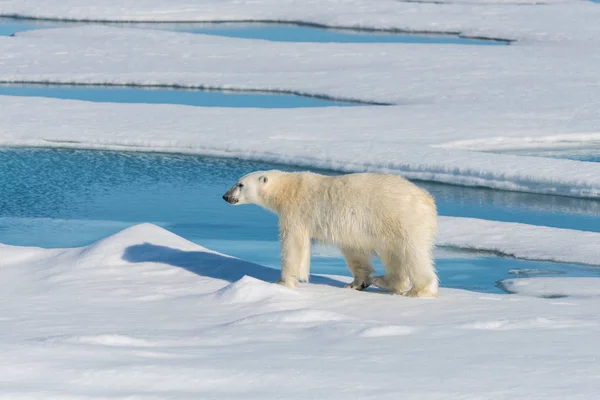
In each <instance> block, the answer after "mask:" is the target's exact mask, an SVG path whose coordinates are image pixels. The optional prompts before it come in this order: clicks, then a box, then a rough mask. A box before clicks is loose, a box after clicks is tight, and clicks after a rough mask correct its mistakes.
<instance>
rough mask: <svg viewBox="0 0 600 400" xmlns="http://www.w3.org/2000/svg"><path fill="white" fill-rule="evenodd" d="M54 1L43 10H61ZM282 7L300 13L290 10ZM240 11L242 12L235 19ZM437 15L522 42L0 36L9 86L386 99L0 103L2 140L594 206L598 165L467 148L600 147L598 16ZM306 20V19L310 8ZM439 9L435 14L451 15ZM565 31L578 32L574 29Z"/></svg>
mask: <svg viewBox="0 0 600 400" xmlns="http://www.w3.org/2000/svg"><path fill="white" fill-rule="evenodd" d="M17 3H18V4H17ZM220 3H221V2H219V4H220ZM351 3H352V2H351ZM395 3H397V2H394V4H395ZM1 4H2V5H0V10H4V11H0V12H5V13H25V11H24V9H23V10H21V11H18V10H17V8H19V7H21V6H19V4H23V7H25V6H27V4H30V3H27V2H25V3H21V2H14V3H13V2H4V3H1ZM61 4H62V3H60V4H58V3H57V7H56V8H54V9H51V8H50V7H44V10H48V11H47V12H49V13H53V12H59V11H60V10H61V9H62V8H61V7H63V6H62V5H61ZM69 4H70V7H71V6H72V5H73V4H71V3H69ZM77 4H81V6H79V7H75V6H73V8H72V10H74V11H73V12H78V13H81V14H79V16H80V17H81V18H83V17H85V15H87V16H88V17H89V16H91V15H92V14H93V13H97V16H98V18H100V17H101V16H102V15H104V16H108V15H112V14H111V13H113V14H115V15H116V11H115V10H116V9H113V8H112V7H113V6H112V5H111V4H113V3H111V2H105V3H102V4H104V6H102V4H100V5H99V6H98V7H95V8H93V9H92V8H86V7H85V6H84V5H83V3H77ZM114 4H116V3H114ZM145 4H146V5H141V6H140V8H139V9H138V8H135V9H134V8H131V9H129V8H127V7H126V6H125V7H124V8H119V13H122V14H123V15H125V16H127V15H129V14H128V12H131V13H134V14H135V13H139V16H140V18H142V17H148V19H150V20H152V19H153V18H154V19H156V17H157V16H158V15H161V16H162V15H168V13H159V10H161V9H162V8H161V6H159V5H157V4H156V3H154V2H148V3H145ZM210 4H212V3H210ZM223 4H233V3H227V2H223ZM236 4H237V3H236ZM242 4H246V3H242ZM261 4H262V3H261ZM264 4H266V3H264ZM344 4H345V3H344ZM349 4H350V3H349ZM353 4H355V5H356V4H359V3H353ZM378 4H379V3H378ZM398 4H399V5H398V6H401V7H405V6H407V5H406V4H400V3H398ZM148 5H152V7H154V6H156V8H153V9H155V10H157V11H156V14H154V17H152V16H149V15H147V14H146V12H147V11H144V10H147V9H146V8H145V7H146V6H148ZM381 5H387V6H389V7H392V6H394V5H392V3H389V2H381ZM288 6H289V7H290V9H289V10H288V11H289V12H290V13H293V12H294V11H293V10H295V9H296V6H293V5H288ZM409 6H410V7H416V8H420V7H422V6H426V5H415V4H410V5H409ZM438 6H439V5H438ZM15 7H16V8H15ZM132 7H133V6H132ZM148 7H149V6H148ZM169 7H171V8H170V9H173V8H172V6H171V5H169ZM190 7H192V6H191V5H190ZM199 7H200V6H199ZM215 7H216V8H215V10H218V9H219V8H218V7H220V6H218V5H215ZM245 7H246V6H240V10H241V11H239V12H242V11H243V10H245V9H246V8H245ZM320 7H321V6H318V9H322V8H320ZM339 7H340V14H339V15H340V16H341V17H340V18H342V16H344V15H348V14H344V13H343V12H342V11H343V10H346V5H343V4H341V5H339ZM382 7H383V6H382ZM427 7H431V5H427ZM442 7H443V9H444V10H446V7H449V9H454V7H459V8H460V7H467V8H468V9H469V10H471V11H467V10H462V11H463V12H461V15H464V18H467V17H469V16H470V19H469V24H470V26H473V27H475V26H477V27H479V28H477V29H483V26H488V25H490V26H492V25H494V26H496V25H495V24H497V25H498V27H497V29H500V30H502V29H504V30H503V31H502V32H504V33H507V32H510V33H511V34H513V35H515V38H517V39H519V41H517V42H516V43H514V44H512V45H510V46H463V45H460V46H459V45H427V46H419V45H412V44H376V43H368V44H336V43H321V44H319V43H310V44H307V43H276V42H269V41H262V40H244V39H235V38H219V37H214V36H208V35H197V34H187V33H173V32H165V31H156V30H146V29H135V28H118V27H106V26H83V27H81V26H79V27H72V28H64V29H49V30H39V31H30V32H24V33H20V34H17V36H16V37H6V38H0V54H1V56H0V57H1V58H0V81H2V82H38V83H40V82H53V83H79V84H84V83H87V84H92V83H94V84H136V85H165V86H169V85H177V86H184V87H188V86H189V87H197V88H207V87H208V88H224V89H227V88H228V89H238V90H267V91H274V92H282V93H304V94H311V95H322V96H327V97H330V98H335V99H356V100H362V101H374V102H385V103H394V104H395V105H393V106H386V107H383V106H377V107H368V106H360V107H359V106H357V107H339V108H338V107H328V108H327V109H319V110H306V109H294V110H286V111H285V112H280V111H279V110H277V111H275V112H273V111H272V110H265V109H258V108H257V109H243V110H231V109H227V108H214V109H213V108H211V109H210V110H207V109H199V108H192V107H185V106H176V105H172V106H170V105H111V104H109V105H98V104H92V103H89V102H76V101H61V100H39V99H34V98H30V99H15V98H13V97H2V96H0V107H2V109H3V113H2V115H1V116H0V132H1V133H2V135H0V144H1V145H5V146H9V145H32V146H54V147H80V148H106V149H120V150H123V149H126V150H138V151H166V152H182V153H194V154H204V155H213V156H226V157H237V158H246V159H254V160H264V161H273V162H283V163H288V164H295V165H298V166H303V167H307V166H310V167H324V168H331V169H337V170H342V171H362V170H372V171H392V172H396V173H402V174H404V175H405V176H407V177H409V178H418V179H428V180H434V181H439V182H445V183H453V184H460V185H471V186H485V187H490V188H496V189H507V190H518V191H527V192H536V193H555V194H560V195H566V196H576V197H592V198H598V197H600V165H598V164H597V163H596V164H593V163H584V162H578V161H568V160H556V159H543V158H539V157H525V156H510V155H505V154H482V153H481V152H479V151H474V150H489V149H490V148H491V149H493V148H494V146H495V145H496V144H498V143H500V144H502V143H510V147H511V148H518V147H519V146H524V147H527V146H531V143H542V144H543V145H544V146H545V147H547V146H548V145H549V146H554V145H556V146H562V145H564V142H565V141H568V142H569V143H570V144H575V145H577V144H580V145H586V144H587V145H590V144H592V145H593V144H597V143H598V142H599V141H600V130H599V127H600V115H599V114H598V112H597V110H598V109H599V108H600V100H599V99H600V86H598V85H593V84H590V82H597V81H600V72H599V71H600V70H599V69H598V68H595V65H598V64H600V53H598V52H595V51H590V50H589V49H590V48H595V47H597V45H598V43H597V41H598V38H600V26H599V25H598V24H596V23H595V21H597V17H599V15H597V14H598V13H600V7H597V5H596V4H591V3H590V4H587V3H585V2H573V3H568V4H567V3H565V4H556V5H547V6H522V5H520V6H516V5H506V4H498V5H494V6H493V10H497V11H494V12H491V15H490V16H489V18H486V19H481V18H475V17H474V15H475V13H476V10H475V9H472V8H473V6H472V5H468V6H466V5H462V6H461V5H456V4H453V5H443V6H442ZM481 7H484V8H486V9H488V10H489V8H490V7H492V6H490V5H489V4H485V5H481ZM375 8H377V7H375ZM529 8H531V9H535V10H534V11H535V13H536V16H535V18H534V17H531V18H530V19H529V20H528V21H529V22H531V23H533V25H531V24H530V23H527V24H525V23H524V22H523V21H521V22H520V23H521V25H519V26H524V27H527V32H529V30H532V31H531V32H529V33H527V32H524V31H523V30H522V29H521V30H519V29H516V28H515V27H514V26H512V24H513V22H508V21H513V19H510V18H508V19H505V16H503V14H502V13H503V12H504V11H507V10H513V11H514V13H515V15H521V14H520V13H523V14H522V15H528V14H527V12H526V11H525V10H528V9H529ZM40 9H41V8H40ZM259 9H261V8H260V7H257V10H259ZM275 9H276V10H279V9H283V7H274V8H273V10H275ZM302 9H303V10H305V9H306V10H307V8H306V7H305V5H303V6H302ZM436 9H437V10H438V11H437V12H434V11H431V15H437V17H436V18H438V17H439V18H442V17H443V18H444V20H446V19H448V20H450V19H451V18H450V17H448V15H447V14H445V12H442V11H443V10H440V9H439V7H437V8H436ZM77 10H79V11H77ZM86 10H87V11H86ZM111 10H112V11H111ZM127 10H130V11H127ZM136 10H137V11H136ZM263 10H267V7H266V6H265V8H264V9H263ZM269 10H271V9H270V8H269ZM322 10H324V9H322ZM474 10H475V11H474ZM503 10H504V11H503ZM519 10H520V11H519ZM569 10H576V11H577V12H579V13H581V14H582V15H581V18H582V19H580V21H581V22H579V23H577V24H574V23H571V22H569V23H568V24H567V25H568V26H569V27H570V28H569V29H567V27H565V29H564V30H561V29H559V28H558V27H557V25H556V20H555V18H558V16H560V19H561V21H566V20H567V19H566V18H565V15H569V13H571V12H575V11H569ZM513 11H511V12H513ZM65 12H66V11H65ZM148 12H149V11H148ZM256 12H259V11H256ZM273 12H275V11H273ZM277 12H279V11H277ZM286 12H287V11H286ZM298 12H300V11H298ZM302 12H305V11H302ZM323 12H325V11H323ZM374 12H375V11H374ZM507 12H508V11H507ZM532 12H533V11H532ZM86 13H87V14H86ZM103 13H107V14H103ZM25 14H26V13H25ZM84 14H85V15H84ZM350 14H352V13H350ZM583 14H584V15H583ZM136 15H137V14H136ZM189 15H202V14H194V8H193V7H192V8H190V9H189ZM224 15H225V14H224ZM378 15H379V14H378ZM394 15H396V14H394ZM398 15H403V14H398ZM478 15H479V14H478ZM511 15H512V14H511ZM64 16H67V14H65V15H63V17H64ZM330 17H331V16H330ZM350 17H351V16H348V18H350ZM355 17H356V16H355ZM355 17H354V18H355ZM165 18H168V17H167V16H165ZM169 18H170V17H169ZM323 18H325V17H323ZM331 18H333V17H331ZM398 18H400V17H398ZM402 18H404V17H402ZM423 18H425V16H424V17H423ZM367 20H369V19H368V18H367V17H365V21H367ZM517 20H518V19H516V20H515V21H517ZM573 20H575V19H573ZM586 21H587V22H586ZM330 22H332V23H333V22H334V21H330ZM500 22H502V24H500ZM366 23H367V22H365V24H366ZM564 23H565V22H562V23H561V24H564ZM373 24H375V25H376V22H375V21H374V20H373ZM465 24H466V22H465ZM375 25H374V26H375ZM512 28H515V29H512ZM494 29H496V28H494ZM511 29H512V30H511ZM523 29H525V28H523ZM573 30H577V34H575V33H573V34H571V33H569V32H573ZM580 31H581V32H580ZM502 32H501V31H498V33H502ZM532 32H533V33H532ZM531 35H533V36H535V37H537V38H538V39H539V40H537V41H536V40H533V39H532V36H531ZM542 39H543V42H541V40H542ZM31 114H34V115H36V118H30V117H29V116H30V115H31ZM56 120H60V121H61V123H60V124H56V123H55V121H56ZM15 121H19V124H15ZM499 147H501V146H499Z"/></svg>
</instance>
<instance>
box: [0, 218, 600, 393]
mask: <svg viewBox="0 0 600 400" xmlns="http://www.w3.org/2000/svg"><path fill="white" fill-rule="evenodd" d="M139 249H144V251H139ZM0 260H2V263H1V264H2V265H1V267H0V285H2V288H1V290H2V293H3V298H4V299H5V301H3V302H2V304H1V305H0V324H1V325H2V327H3V329H2V331H1V333H0V351H1V352H2V355H3V357H2V359H1V360H0V371H2V374H1V376H2V378H1V381H2V391H1V394H0V398H5V399H36V400H39V399H55V398H61V399H124V398H128V399H167V398H168V399H192V398H207V399H208V398H219V399H227V398H240V397H244V398H257V399H258V398H260V399H270V398H281V397H285V398H290V399H303V398H307V397H319V398H328V399H335V398H378V399H388V398H389V399H391V398H397V397H398V396H400V395H401V396H403V397H405V398H427V399H444V398H489V399H495V398H497V399H501V398H511V397H513V398H514V397H527V398H547V399H559V398H564V397H565V396H568V397H569V398H590V397H589V396H591V394H593V393H596V392H597V391H598V390H600V383H599V381H598V379H596V378H597V375H598V374H599V373H600V367H599V366H598V363H597V357H598V356H600V353H599V350H598V347H597V346H596V345H595V343H596V341H597V329H598V319H597V314H596V312H595V310H597V309H598V306H600V299H599V297H598V296H593V295H588V296H572V297H571V294H574V293H576V292H577V287H581V286H582V285H584V284H585V285H587V286H588V287H590V288H592V287H593V286H594V285H596V286H597V282H596V281H597V279H579V280H578V281H577V282H576V283H575V282H574V283H573V284H572V285H571V284H570V281H569V279H562V278H552V279H548V281H553V282H556V285H557V286H556V287H562V288H565V287H567V288H568V287H572V288H573V289H572V290H573V292H572V293H571V292H569V297H567V298H560V299H552V298H550V299H547V298H537V297H538V296H537V295H535V294H534V295H531V296H530V295H523V296H514V295H513V296H511V295H490V294H481V293H475V292H468V291H463V290H452V289H442V290H441V293H440V294H441V295H440V298H438V299H411V298H404V297H401V296H391V295H388V294H384V293H381V292H379V291H377V290H369V291H367V292H356V291H351V290H349V289H344V288H343V287H342V286H343V284H344V282H347V281H348V278H342V277H331V276H330V277H326V276H322V277H319V276H314V277H312V278H311V279H312V283H307V284H302V285H301V286H300V288H299V289H297V290H290V289H287V288H284V287H281V286H278V285H274V284H271V283H269V282H271V281H273V280H275V279H276V278H277V276H278V271H276V270H272V269H269V268H266V267H261V266H258V265H255V264H251V263H247V262H244V261H242V260H238V259H235V258H231V257H227V256H224V255H221V254H218V253H214V252H211V251H210V250H208V249H205V248H203V247H201V246H198V245H195V244H193V243H190V242H188V241H187V240H185V239H183V238H180V237H178V236H176V235H174V234H172V233H170V232H168V231H165V230H163V229H162V228H159V227H157V226H154V225H150V224H142V225H136V226H133V227H131V228H128V229H126V230H124V231H122V232H119V233H117V234H116V235H113V236H111V237H108V238H106V239H103V240H101V241H99V242H97V243H95V244H92V245H90V246H87V247H83V248H75V249H52V250H50V249H38V248H29V247H14V246H0ZM517 281H521V280H517ZM522 281H523V282H535V281H536V279H523V280H522ZM565 290H568V289H565ZM596 293H597V292H596ZM465 310H468V312H466V311H465ZM574 339H575V340H574ZM533 342H535V346H533V345H531V343H533ZM465 343H468V344H469V345H468V346H465ZM532 366H535V368H532ZM390 374H393V379H391V378H390ZM552 376H560V377H561V378H560V379H549V377H552Z"/></svg>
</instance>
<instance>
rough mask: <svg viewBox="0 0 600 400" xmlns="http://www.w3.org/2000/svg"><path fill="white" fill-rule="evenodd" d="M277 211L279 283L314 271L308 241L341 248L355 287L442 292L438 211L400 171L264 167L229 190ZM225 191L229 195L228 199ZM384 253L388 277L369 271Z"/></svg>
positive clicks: (419, 293) (290, 282)
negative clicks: (436, 257) (333, 172)
mask: <svg viewBox="0 0 600 400" xmlns="http://www.w3.org/2000/svg"><path fill="white" fill-rule="evenodd" d="M227 195H229V196H230V198H229V199H230V200H231V201H230V202H232V203H233V202H237V203H236V204H257V205H259V206H262V207H264V208H266V209H268V210H271V211H273V212H275V213H277V214H278V215H279V228H280V239H281V257H282V271H281V280H280V283H282V284H284V285H286V286H288V287H295V286H296V284H297V282H298V281H307V280H308V276H309V272H310V241H311V239H316V240H318V241H322V242H324V243H329V244H334V245H337V246H339V247H340V249H341V250H342V253H343V254H344V257H345V258H346V262H347V264H348V268H349V269H350V271H351V272H352V274H353V275H354V282H352V283H351V284H350V285H348V286H349V287H351V288H356V289H363V288H364V287H366V286H369V285H370V284H374V285H376V286H378V287H380V288H383V289H387V290H389V291H391V292H394V293H403V294H406V295H408V296H424V297H432V296H436V295H437V290H438V278H437V275H436V272H435V269H434V266H433V246H434V243H435V235H436V233H437V211H436V206H435V202H434V200H433V198H432V197H431V196H430V195H429V193H427V192H426V191H425V190H423V189H421V188H419V187H418V186H416V185H414V184H413V183H411V182H409V181H407V180H406V179H403V178H402V177H400V176H397V175H391V174H367V173H361V174H348V175H342V176H325V175H320V174H315V173H311V172H296V173H287V172H282V171H277V170H272V171H259V172H254V173H251V174H248V175H246V176H244V177H242V178H241V179H240V180H239V181H238V183H237V184H236V185H234V186H233V187H232V188H231V189H230V190H229V191H228V192H227V193H226V195H225V196H227ZM225 196H224V198H225ZM372 255H378V256H379V257H380V258H381V261H382V263H383V265H384V266H385V268H386V274H385V276H376V277H372V278H371V277H370V275H371V274H372V272H373V267H372V266H371V263H370V261H369V258H370V256H372Z"/></svg>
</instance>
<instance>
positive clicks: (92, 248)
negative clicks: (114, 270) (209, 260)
mask: <svg viewBox="0 0 600 400" xmlns="http://www.w3.org/2000/svg"><path fill="white" fill-rule="evenodd" d="M142 243H144V244H146V245H148V244H151V245H159V246H153V247H151V246H147V248H146V249H145V255H146V257H147V258H148V259H149V260H150V259H153V258H154V257H158V256H160V254H159V253H160V252H161V249H164V248H174V249H178V250H182V251H190V250H194V251H204V252H208V253H214V252H212V251H211V250H208V249H205V248H204V247H202V246H199V245H197V244H195V243H192V242H190V241H188V240H186V239H184V238H182V237H180V236H177V235H175V234H174V233H172V232H169V231H168V230H166V229H163V228H161V227H159V226H157V225H154V224H150V223H144V224H138V225H134V226H131V227H129V228H127V229H124V230H122V231H120V232H118V233H115V234H114V235H111V236H109V237H107V238H104V239H101V240H99V241H97V242H95V243H92V244H91V245H89V246H85V247H81V248H78V249H74V250H73V251H74V253H75V254H73V256H74V257H76V258H77V259H78V260H79V263H80V264H90V265H98V264H103V263H110V264H125V263H126V262H127V261H126V260H124V259H123V254H124V253H125V251H126V250H127V249H128V248H130V247H132V246H136V245H140V244H142ZM224 257H225V256H224Z"/></svg>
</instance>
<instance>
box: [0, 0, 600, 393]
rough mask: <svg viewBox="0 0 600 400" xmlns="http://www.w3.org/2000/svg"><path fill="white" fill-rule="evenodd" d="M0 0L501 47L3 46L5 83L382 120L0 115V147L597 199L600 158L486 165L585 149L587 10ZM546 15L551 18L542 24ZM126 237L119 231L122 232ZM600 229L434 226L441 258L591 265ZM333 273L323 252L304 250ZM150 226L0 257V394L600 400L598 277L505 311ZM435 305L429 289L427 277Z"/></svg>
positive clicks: (599, 38)
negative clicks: (164, 93)
mask: <svg viewBox="0 0 600 400" xmlns="http://www.w3.org/2000/svg"><path fill="white" fill-rule="evenodd" d="M441 3H443V4H432V3H415V2H402V1H391V0H382V1H378V2H372V1H368V0H349V1H339V0H337V1H333V0H328V1H321V0H319V1H317V0H308V1H304V2H302V3H299V2H293V1H284V2H281V1H275V0H255V1H233V0H231V1H223V0H219V1H217V0H207V1H203V2H197V1H191V0H175V1H172V2H164V1H162V2H158V1H157V0H146V1H144V2H140V1H135V2H134V1H132V0H126V1H123V0H119V1H117V0H102V1H95V2H94V5H93V6H90V5H89V2H86V1H84V0H72V1H69V2H64V1H58V0H51V1H47V2H44V6H43V7H42V6H40V2H38V1H34V0H19V1H16V0H4V1H0V15H18V16H21V17H35V18H51V19H52V18H55V19H56V18H58V19H72V20H96V21H98V20H120V21H177V20H186V21H208V20H220V21H223V20H262V21H296V22H298V21H299V22H303V23H312V24H317V25H326V26H334V27H340V26H342V27H367V28H375V29H400V30H409V31H426V32H453V33H460V34H462V35H466V36H482V37H488V38H503V39H509V40H516V42H514V43H512V44H511V45H510V46H481V47H479V46H458V45H456V46H454V45H426V46H425V45H412V44H374V43H369V44H335V43H327V44H318V43H311V44H306V43H285V44H284V43H274V42H269V41H262V40H244V39H233V38H217V37H211V36H207V35H195V34H186V33H172V32H165V31H159V30H141V29H136V28H119V27H115V26H78V27H72V28H64V29H63V28H59V29H49V30H40V31H31V32H26V33H19V34H17V35H16V36H15V37H0V82H4V83H9V82H21V83H22V82H29V83H74V84H107V85H142V86H143V85H154V86H166V87H195V88H215V89H236V90H258V91H271V92H277V93H295V94H309V95H319V96H325V97H329V98H333V99H346V100H348V99H354V100H361V101H366V102H384V103H393V105H391V106H377V107H376V106H356V107H330V108H327V109H310V110H307V109H291V110H267V109H259V108H255V109H227V108H210V109H203V108H196V107H188V106H178V105H141V104H118V105H116V104H97V103H91V102H83V101H68V100H52V99H44V98H16V97H7V96H0V109H2V112H1V113H0V146H36V147H59V148H87V149H112V150H128V151H155V152H176V153H187V154H202V155H210V156H221V157H233V158H241V159H249V160H262V161H268V162H279V163H287V164H293V165H297V166H299V167H317V168H319V167H320V168H329V169H334V170H339V171H365V170H366V171H386V172H394V173H401V174H403V175H404V176H407V177H409V178H416V179H425V180H433V181H439V182H446V183H452V184H458V185H469V186H484V187H490V188H495V189H506V190H516V191H525V192H534V193H548V194H559V195H565V196H574V197H584V198H600V163H586V162H578V161H570V160H560V159H547V158H540V157H528V156H516V155H507V154H496V153H484V151H492V152H498V151H504V150H514V149H522V148H534V149H535V148H540V147H542V148H545V149H548V148H563V147H585V146H597V145H598V143H599V142H600V128H599V127H600V114H599V113H598V109H599V108H600V86H599V85H597V84H595V82H599V81H600V72H599V71H600V69H598V68H597V67H596V66H597V65H599V63H600V53H599V52H597V51H593V49H596V48H598V45H599V44H600V43H598V42H600V25H599V24H598V23H597V21H598V18H599V17H600V7H599V6H598V5H597V4H593V3H591V2H584V1H574V0H573V1H570V0H543V1H538V0H516V1H513V0H507V1H501V0H496V1H494V0H461V1H457V2H449V1H447V0H442V1H441ZM540 3H543V5H540ZM117 223H118V222H115V224H117ZM599 243H600V234H598V233H593V232H581V231H573V230H567V229H556V228H548V227H541V226H529V225H524V224H518V223H502V222H497V221H484V220H476V219H470V218H455V217H441V218H440V235H439V237H438V245H439V246H442V247H449V248H461V249H467V250H473V251H484V252H492V253H496V254H499V255H503V256H510V257H516V258H523V259H532V260H545V261H560V262H568V263H581V264H590V265H600V258H599V256H598V252H597V249H598V244H599ZM316 251H317V253H320V254H325V255H328V254H330V253H329V252H328V251H329V250H328V249H321V248H319V249H316ZM278 275H279V272H278V271H277V270H274V269H270V268H267V267H264V266H261V265H257V264H252V263H249V262H246V261H243V260H240V259H237V258H234V257H230V256H227V255H223V254H219V253H216V252H214V251H211V250H209V249H207V248H204V247H201V246H199V245H197V244H194V243H192V242H189V241H187V240H185V239H183V238H181V237H178V236H176V235H174V234H172V233H170V232H168V231H166V230H164V229H161V228H159V227H157V226H154V225H151V224H143V225H136V226H133V227H130V228H127V229H125V230H123V231H121V232H119V233H117V234H115V235H113V236H111V237H108V238H105V239H103V240H100V241H98V242H96V243H94V244H91V245H89V246H85V247H81V248H73V249H42V248H35V247H17V246H8V245H2V244H0V293H2V297H3V300H4V301H2V302H1V303H0V326H1V327H2V329H1V330H0V353H1V354H2V357H1V358H0V387H1V389H0V399H11V400H13V399H17V400H19V399H36V400H38V399H55V398H60V399H125V398H127V399H165V398H168V399H197V398H207V399H210V398H218V399H227V398H240V397H244V398H256V399H269V398H282V397H284V398H289V399H296V398H297V399H305V398H309V397H310V398H328V399H336V398H344V399H345V398H365V399H368V398H377V399H388V398H389V399H391V398H394V399H395V398H398V397H399V396H402V397H406V398H419V399H447V398H486V399H505V398H532V399H534V398H540V399H541V398H543V399H562V398H565V397H568V398H582V399H585V398H594V393H597V392H598V391H600V383H599V382H600V380H598V376H600V366H599V365H598V362H597V360H598V357H600V349H599V347H598V346H597V331H598V325H599V320H598V316H597V310H598V308H599V306H600V296H598V294H599V290H598V289H597V288H598V287H600V285H599V283H600V282H599V281H598V279H595V278H561V277H560V276H557V277H553V278H525V279H507V280H504V281H502V282H499V286H500V287H502V288H503V289H504V290H505V291H507V292H509V293H513V294H512V295H508V294H506V295H493V294H481V293H476V292H468V291H464V290H456V289H446V288H443V287H442V289H441V291H440V298H438V299H412V298H404V297H400V296H392V295H389V294H385V293H382V292H380V291H377V290H376V289H369V290H368V291H366V292H356V291H352V290H348V289H344V288H343V286H344V284H345V283H346V282H348V281H349V278H347V277H338V276H316V275H315V276H311V283H306V284H302V285H300V288H299V289H298V290H290V289H287V288H284V287H281V286H278V285H274V284H272V283H271V282H273V281H275V280H276V279H277V278H278ZM442 286H443V282H442Z"/></svg>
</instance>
